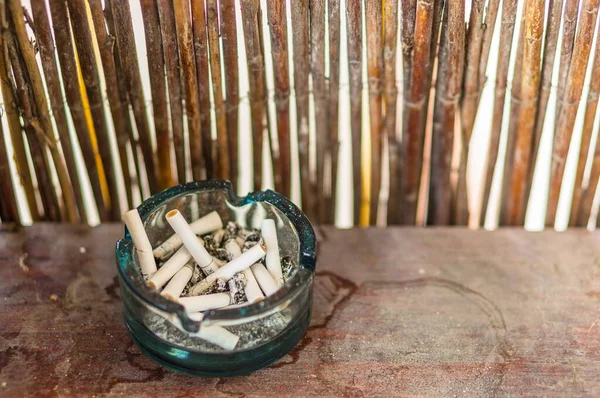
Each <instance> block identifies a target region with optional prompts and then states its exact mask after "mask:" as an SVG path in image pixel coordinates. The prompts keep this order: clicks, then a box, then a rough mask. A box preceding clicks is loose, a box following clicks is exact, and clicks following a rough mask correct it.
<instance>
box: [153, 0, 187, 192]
mask: <svg viewBox="0 0 600 398" xmlns="http://www.w3.org/2000/svg"><path fill="white" fill-rule="evenodd" d="M157 5H158V16H159V19H160V29H161V33H162V35H161V37H162V42H163V51H164V57H165V67H166V71H167V86H168V90H169V110H170V112H171V130H172V133H173V147H174V150H175V151H174V152H175V163H176V164H177V180H178V181H179V183H183V182H184V181H185V180H186V177H185V174H186V160H185V143H184V140H183V103H182V94H181V73H180V70H179V49H178V46H177V33H176V32H175V15H174V13H173V6H172V4H171V2H170V1H169V0H157Z"/></svg>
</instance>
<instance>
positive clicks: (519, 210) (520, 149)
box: [505, 0, 544, 225]
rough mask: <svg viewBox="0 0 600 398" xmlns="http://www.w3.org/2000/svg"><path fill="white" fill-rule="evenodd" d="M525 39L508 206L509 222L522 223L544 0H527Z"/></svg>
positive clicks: (535, 107)
mask: <svg viewBox="0 0 600 398" xmlns="http://www.w3.org/2000/svg"><path fill="white" fill-rule="evenodd" d="M524 14H525V18H526V26H525V42H524V44H523V64H522V69H521V74H522V80H521V88H520V99H521V103H520V106H519V120H518V123H517V129H516V148H515V149H516V152H515V158H514V163H513V169H512V174H511V175H506V176H505V178H510V180H511V181H510V186H509V190H510V191H509V195H510V199H509V200H510V202H509V203H508V206H507V208H506V209H507V211H508V214H507V217H508V224H509V225H521V224H522V223H523V221H524V219H525V210H526V209H527V202H526V184H527V175H528V169H529V167H530V156H531V149H532V138H533V129H534V127H535V115H536V110H537V100H538V93H539V84H540V64H541V62H540V61H541V56H542V54H541V51H542V35H543V32H544V1H543V0H528V1H527V2H526V4H525V9H524Z"/></svg>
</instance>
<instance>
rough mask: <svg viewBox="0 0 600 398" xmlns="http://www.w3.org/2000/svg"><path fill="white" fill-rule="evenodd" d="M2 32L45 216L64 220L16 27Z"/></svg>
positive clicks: (45, 217)
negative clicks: (17, 41)
mask: <svg viewBox="0 0 600 398" xmlns="http://www.w3.org/2000/svg"><path fill="white" fill-rule="evenodd" d="M3 31H4V33H3V36H4V40H5V48H4V49H3V51H4V57H5V59H10V63H11V66H12V72H13V73H12V75H13V78H14V85H12V87H13V89H14V90H15V93H14V97H15V98H17V99H18V107H19V109H20V110H21V116H22V117H23V121H24V126H23V129H24V130H25V135H26V137H27V142H28V144H29V151H30V153H31V160H32V161H33V169H34V171H35V175H36V179H37V182H38V190H39V193H40V197H41V200H42V206H43V208H44V220H46V221H61V219H62V217H61V210H60V205H59V201H58V197H57V190H56V189H54V185H53V182H52V175H51V172H50V160H49V159H48V153H47V149H48V148H47V147H48V141H46V140H45V134H46V133H45V132H44V131H43V130H42V127H41V125H40V123H39V119H38V118H37V116H38V115H37V114H35V113H34V112H35V111H36V109H35V101H34V99H33V96H34V94H33V93H32V87H31V82H30V80H29V76H28V75H27V67H26V65H25V61H24V60H23V58H22V56H21V54H20V53H19V50H18V47H17V43H16V40H15V34H14V27H13V26H12V24H10V28H9V27H6V26H5V27H3Z"/></svg>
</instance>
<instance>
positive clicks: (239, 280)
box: [227, 272, 248, 304]
mask: <svg viewBox="0 0 600 398" xmlns="http://www.w3.org/2000/svg"><path fill="white" fill-rule="evenodd" d="M246 282H247V280H246V275H244V273H243V272H238V273H237V274H235V275H234V276H233V278H231V279H230V280H229V282H227V285H228V286H229V294H230V295H231V299H232V304H243V303H245V302H246V301H248V299H247V298H246V292H245V291H244V287H246Z"/></svg>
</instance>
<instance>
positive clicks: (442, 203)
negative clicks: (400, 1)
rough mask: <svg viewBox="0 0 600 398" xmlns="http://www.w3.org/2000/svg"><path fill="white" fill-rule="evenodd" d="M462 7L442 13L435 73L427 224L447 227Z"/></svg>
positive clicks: (452, 5)
mask: <svg viewBox="0 0 600 398" xmlns="http://www.w3.org/2000/svg"><path fill="white" fill-rule="evenodd" d="M464 20H465V8H464V3H463V2H450V3H448V8H447V12H445V13H444V22H443V25H442V35H441V39H440V50H439V54H438V74H437V78H436V98H435V111H434V112H435V113H434V123H433V133H432V146H431V179H430V187H429V211H428V217H429V223H430V224H434V225H448V224H450V222H451V214H452V208H451V204H452V187H451V184H450V173H451V162H452V149H453V147H454V126H455V115H456V112H457V110H458V101H459V100H460V89H461V84H462V77H463V67H464V51H465V24H464Z"/></svg>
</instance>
